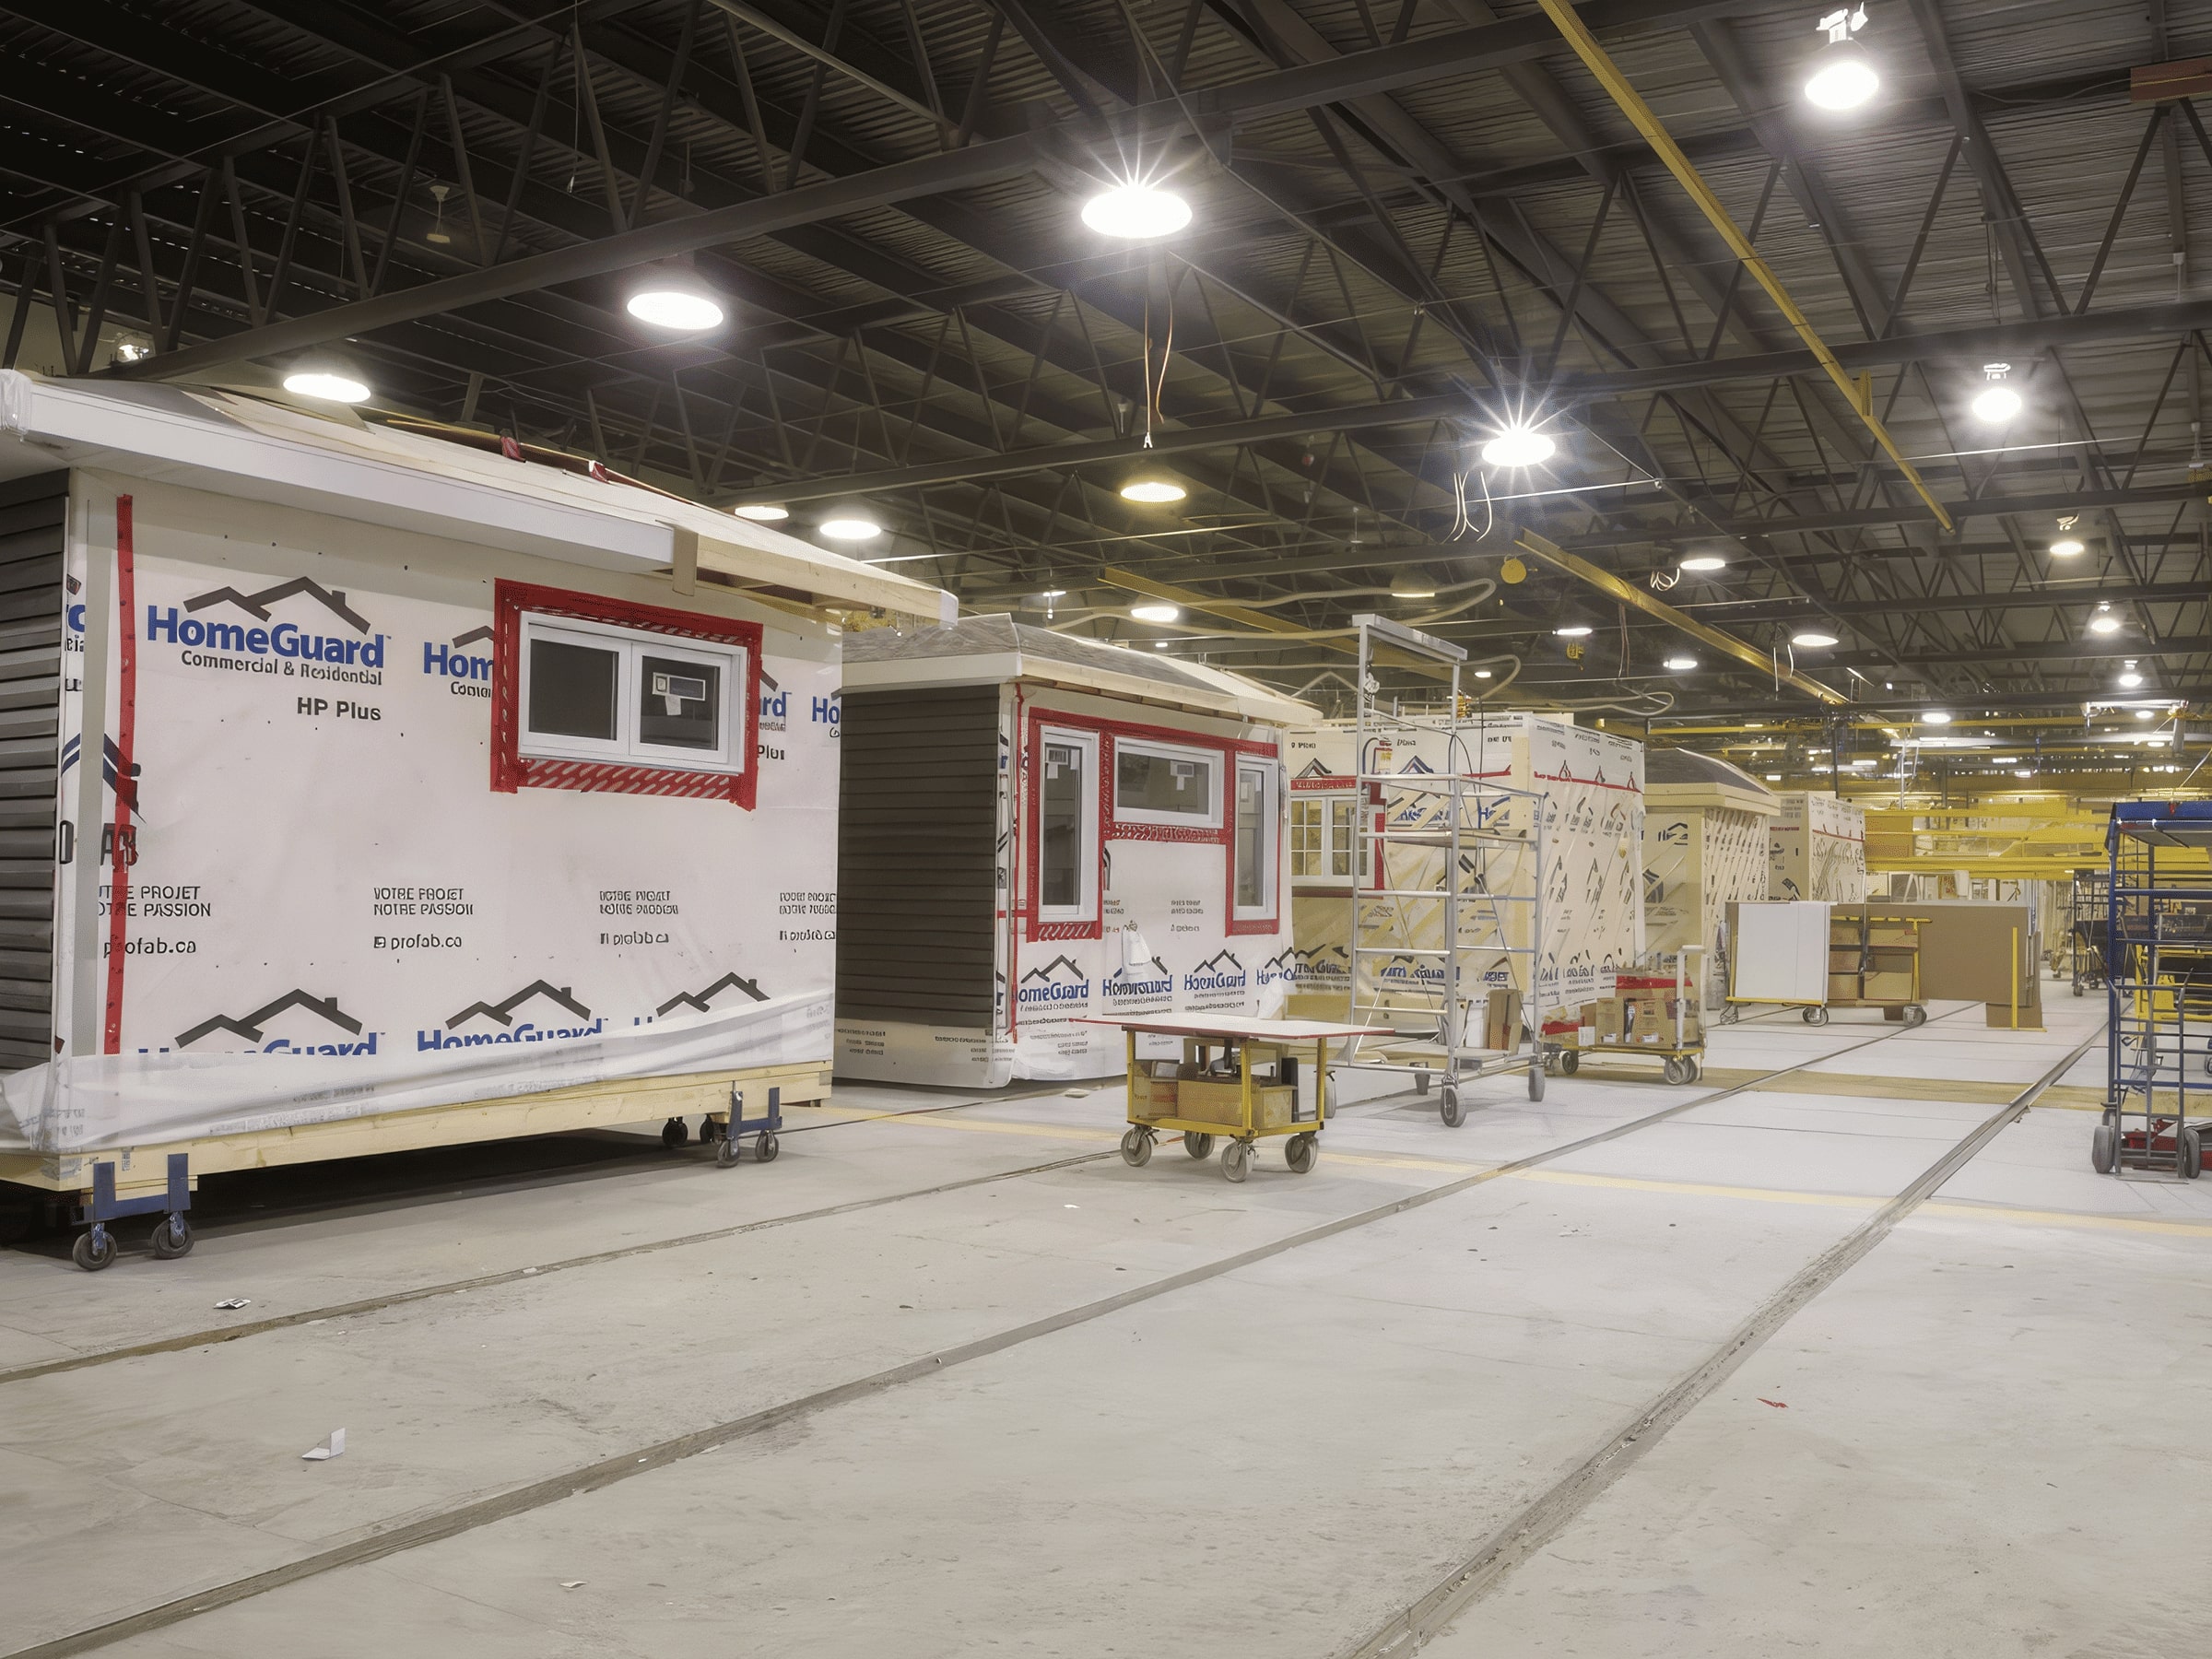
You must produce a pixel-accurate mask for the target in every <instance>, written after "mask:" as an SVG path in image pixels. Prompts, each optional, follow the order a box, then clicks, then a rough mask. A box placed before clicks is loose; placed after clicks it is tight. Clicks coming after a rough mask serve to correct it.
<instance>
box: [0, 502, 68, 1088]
mask: <svg viewBox="0 0 2212 1659" xmlns="http://www.w3.org/2000/svg"><path fill="white" fill-rule="evenodd" d="M68 506H69V475H68V474H67V473H66V472H53V473H41V474H40V475H38V476H37V477H29V478H18V479H14V480H12V481H10V482H6V483H0V1072H12V1071H21V1070H22V1069H23V1068H24V1067H25V1066H27V1065H38V1064H40V1063H41V1061H45V1060H50V1059H52V1058H53V888H54V818H55V812H54V802H55V796H56V794H57V792H58V791H59V788H60V780H61V750H60V742H61V739H60V732H61V704H62V662H63V657H62V624H63V600H62V535H63V527H64V524H65V519H66V517H67V513H68Z"/></svg>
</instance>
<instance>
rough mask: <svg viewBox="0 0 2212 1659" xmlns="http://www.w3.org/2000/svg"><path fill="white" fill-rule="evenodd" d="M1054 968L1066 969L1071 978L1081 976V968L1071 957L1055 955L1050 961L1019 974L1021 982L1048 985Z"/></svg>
mask: <svg viewBox="0 0 2212 1659" xmlns="http://www.w3.org/2000/svg"><path fill="white" fill-rule="evenodd" d="M1055 968H1065V969H1066V970H1067V971H1068V973H1069V974H1070V975H1071V976H1072V977H1073V978H1076V979H1078V980H1080V979H1081V978H1082V977H1083V970H1082V968H1081V967H1080V966H1079V965H1078V964H1077V962H1076V960H1075V959H1073V958H1072V957H1065V956H1056V957H1054V958H1053V959H1052V960H1051V961H1049V962H1047V963H1046V964H1045V965H1044V966H1043V967H1041V968H1032V969H1030V971H1028V972H1027V973H1025V974H1023V975H1022V976H1021V982H1022V983H1023V984H1025V985H1027V984H1030V983H1031V982H1035V983H1037V984H1040V985H1049V984H1050V983H1052V980H1053V969H1055Z"/></svg>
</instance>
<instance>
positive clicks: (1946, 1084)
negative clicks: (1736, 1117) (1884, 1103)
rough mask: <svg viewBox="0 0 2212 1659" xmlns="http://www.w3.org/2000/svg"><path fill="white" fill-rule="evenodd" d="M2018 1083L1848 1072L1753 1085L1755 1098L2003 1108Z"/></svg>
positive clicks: (1802, 1074)
mask: <svg viewBox="0 0 2212 1659" xmlns="http://www.w3.org/2000/svg"><path fill="white" fill-rule="evenodd" d="M2022 1087H2023V1086H2022V1085H2021V1084H2018V1083H1960V1082H1955V1081H1953V1080H1951V1079H1949V1078H1945V1077H1863V1076H1859V1075H1855V1074H1853V1073H1849V1072H1818V1071H1801V1072H1792V1073H1791V1074H1790V1075H1789V1076H1788V1077H1769V1078H1766V1079H1765V1080H1764V1081H1762V1082H1758V1083H1753V1084H1751V1085H1750V1088H1751V1091H1752V1092H1753V1093H1755V1094H1807V1095H1824V1096H1827V1095H1841V1096H1844V1097H1846V1098H1853V1097H1855V1098H1857V1099H1859V1100H1945V1101H1959V1102H1964V1103H1966V1104H1970V1105H1975V1106H2002V1105H2004V1104H2005V1102H2006V1101H2007V1100H2011V1099H2012V1098H2013V1097H2014V1096H2015V1095H2017V1094H2018V1093H2019V1092H2020V1089H2021V1088H2022Z"/></svg>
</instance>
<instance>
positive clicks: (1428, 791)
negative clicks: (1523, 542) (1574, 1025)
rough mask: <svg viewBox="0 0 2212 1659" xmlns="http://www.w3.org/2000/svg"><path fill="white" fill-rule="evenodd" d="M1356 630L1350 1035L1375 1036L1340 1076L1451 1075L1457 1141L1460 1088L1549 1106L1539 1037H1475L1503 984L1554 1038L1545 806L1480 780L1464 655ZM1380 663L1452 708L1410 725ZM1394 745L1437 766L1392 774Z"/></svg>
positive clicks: (1381, 628)
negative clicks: (1514, 1042) (1521, 1080)
mask: <svg viewBox="0 0 2212 1659" xmlns="http://www.w3.org/2000/svg"><path fill="white" fill-rule="evenodd" d="M1352 620H1353V622H1354V624H1355V625H1356V626H1357V627H1358V629H1359V682H1358V684H1359V718H1358V721H1357V723H1356V724H1355V727H1354V733H1353V739H1354V744H1355V747H1354V749H1353V751H1352V752H1353V775H1354V779H1355V787H1356V788H1357V791H1358V802H1359V804H1358V806H1357V808H1356V810H1355V811H1354V814H1353V820H1354V823H1355V824H1356V826H1357V832H1356V837H1355V847H1356V850H1357V860H1356V863H1355V865H1354V866H1353V867H1354V870H1355V876H1354V887H1353V889H1352V900H1351V903H1352V914H1351V933H1350V945H1351V1020H1352V1023H1353V1024H1355V1025H1358V1026H1361V1027H1365V1028H1370V1029H1373V1030H1376V1031H1377V1035H1376V1036H1375V1037H1373V1038H1362V1039H1359V1040H1357V1041H1354V1042H1352V1043H1351V1044H1350V1045H1349V1049H1348V1052H1347V1056H1346V1061H1345V1064H1347V1065H1351V1066H1354V1067H1357V1068H1359V1069H1361V1070H1369V1071H1394V1072H1403V1073H1406V1074H1407V1075H1409V1076H1411V1077H1414V1078H1415V1079H1416V1082H1417V1085H1418V1088H1420V1089H1421V1090H1422V1091H1423V1092H1426V1091H1427V1089H1428V1087H1429V1085H1430V1081H1431V1080H1432V1079H1435V1078H1436V1077H1438V1075H1439V1074H1440V1073H1441V1082H1442V1088H1441V1095H1440V1099H1439V1102H1438V1112H1439V1115H1441V1117H1442V1119H1443V1121H1444V1123H1445V1124H1448V1125H1450V1126H1452V1127H1453V1128H1456V1127H1458V1125H1459V1124H1461V1123H1463V1122H1464V1121H1465V1108H1464V1106H1463V1105H1462V1103H1461V1099H1460V1089H1461V1087H1462V1085H1464V1084H1465V1083H1467V1082H1470V1081H1472V1080H1473V1079H1475V1078H1477V1077H1493V1076H1498V1075H1500V1074H1504V1073H1510V1072H1516V1071H1519V1072H1525V1073H1527V1075H1528V1098H1529V1099H1530V1100H1542V1099H1543V1098H1544V1066H1543V1062H1542V1053H1543V1045H1542V1043H1541V1042H1540V1041H1536V1040H1535V1038H1534V1037H1533V1036H1532V1037H1531V1038H1530V1039H1529V1040H1528V1041H1525V1042H1524V1043H1523V1044H1521V1045H1520V1046H1519V1047H1518V1048H1517V1049H1490V1048H1484V1047H1483V1046H1481V1044H1480V1043H1479V1042H1478V1041H1471V1037H1479V1036H1480V1035H1481V1033H1480V1031H1479V1030H1477V1031H1475V1032H1473V1033H1470V1030H1469V1016H1470V1013H1471V1012H1472V1004H1473V1001H1474V999H1475V998H1476V997H1477V995H1483V994H1486V993H1487V992H1488V990H1490V989H1492V988H1493V982H1494V981H1495V980H1497V979H1498V978H1499V977H1500V970H1502V978H1503V981H1504V985H1503V986H1497V987H1496V988H1500V989H1502V988H1505V986H1510V987H1511V988H1512V989H1515V990H1518V991H1519V992H1520V993H1521V994H1522V997H1523V998H1524V1007H1525V1015H1524V1018H1525V1021H1526V1029H1527V1030H1528V1031H1529V1032H1530V1033H1536V1032H1541V1031H1542V1030H1543V1029H1544V1020H1543V1007H1542V976H1541V973H1540V971H1539V970H1540V966H1541V961H1540V957H1541V950H1542V945H1543V939H1544V868H1545V865H1544V811H1545V799H1544V797H1543V796H1542V795H1541V794H1535V793H1534V792H1532V791H1529V790H1524V789H1511V788H1508V787H1506V786H1504V785H1502V784H1499V783H1493V782H1490V781H1489V780H1488V779H1487V778H1485V777H1483V776H1482V775H1481V773H1482V771H1483V770H1484V768H1483V723H1482V722H1481V721H1479V720H1469V719H1465V718H1463V716H1462V714H1461V710H1462V709H1463V708H1464V707H1465V704H1464V702H1463V700H1462V698H1461V694H1460V669H1461V665H1463V664H1464V663H1465V661H1466V655H1467V653H1465V651H1464V650H1462V649H1461V648H1460V647H1459V646H1457V645H1454V644H1452V643H1451V642H1450V641H1444V640H1440V639H1437V638H1436V637H1434V636H1433V635H1430V634H1425V633H1422V632H1420V631H1418V629H1411V628H1406V627H1405V626H1404V625H1402V624H1400V623H1396V622H1393V621H1391V620H1389V619H1388V618H1382V617H1374V616H1359V617H1355V618H1352ZM1379 651H1383V652H1389V653H1395V654H1397V655H1399V656H1401V657H1410V658H1413V659H1416V660H1418V661H1420V662H1424V663H1432V664H1436V665H1441V667H1443V668H1444V669H1445V670H1446V672H1447V677H1448V682H1449V686H1450V695H1449V700H1447V701H1446V702H1445V703H1444V705H1443V708H1442V711H1441V712H1419V713H1407V712H1401V710H1400V707H1399V705H1398V703H1397V701H1396V700H1390V701H1387V702H1386V701H1385V700H1383V699H1382V696H1381V695H1380V694H1379V688H1378V684H1377V681H1376V678H1375V674H1374V667H1375V659H1376V655H1377V653H1378V652H1379ZM1492 729H1493V730H1494V729H1495V727H1493V728H1492ZM1399 745H1403V746H1406V747H1416V748H1417V752H1418V751H1419V750H1420V749H1426V750H1427V751H1428V752H1430V753H1431V754H1433V755H1434V756H1436V758H1437V762H1438V763H1437V764H1436V766H1435V767H1434V768H1433V769H1432V770H1430V771H1398V770H1393V769H1392V768H1391V767H1390V766H1389V765H1387V764H1384V763H1383V762H1382V754H1383V753H1384V752H1385V751H1386V750H1388V749H1391V748H1393V747H1395V746H1399ZM1486 1006H1487V1003H1486ZM1409 1027H1410V1029H1408V1028H1409ZM1370 1053H1371V1055H1372V1057H1368V1056H1369V1054H1370Z"/></svg>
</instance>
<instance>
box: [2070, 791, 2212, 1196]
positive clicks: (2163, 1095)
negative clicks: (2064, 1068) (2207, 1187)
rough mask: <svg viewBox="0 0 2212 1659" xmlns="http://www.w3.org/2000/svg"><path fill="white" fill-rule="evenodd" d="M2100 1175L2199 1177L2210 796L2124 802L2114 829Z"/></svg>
mask: <svg viewBox="0 0 2212 1659" xmlns="http://www.w3.org/2000/svg"><path fill="white" fill-rule="evenodd" d="M2105 848H2106V851H2107V853H2109V854H2110V859H2111V866H2110V881H2109V884H2108V886H2107V888H2106V892H2105V920H2106V931H2105V949H2104V957H2105V970H2106V971H2105V994H2106V998H2107V1006H2108V1007H2109V1009H2110V1012H2111V1018H2110V1023H2109V1024H2108V1026H2107V1028H2106V1031H2105V1053H2106V1067H2105V1103H2104V1112H2103V1115H2102V1117H2101V1118H2100V1120H2099V1121H2098V1124H2097V1129H2096V1134H2095V1137H2094V1139H2093V1140H2092V1141H2091V1143H2090V1152H2089V1160H2090V1162H2091V1163H2092V1164H2094V1165H2095V1167H2096V1169H2097V1171H2098V1172H2099V1173H2100V1174H2111V1173H2114V1172H2116V1171H2122V1170H2156V1171H2171V1172H2172V1173H2174V1174H2177V1175H2180V1176H2183V1177H2184V1178H2186V1179H2189V1180H2194V1179H2195V1178H2196V1176H2197V1174H2198V1172H2199V1171H2201V1170H2202V1169H2203V1168H2204V1139H2203V1137H2204V1135H2205V1132H2206V1129H2207V1128H2212V866H2207V864H2206V856H2205V855H2206V852H2207V851H2208V850H2212V801H2121V802H2117V803H2115V804H2114V805H2113V807H2112V819H2111V822H2110V823H2109V824H2108V825H2107V827H2106V830H2105Z"/></svg>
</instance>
